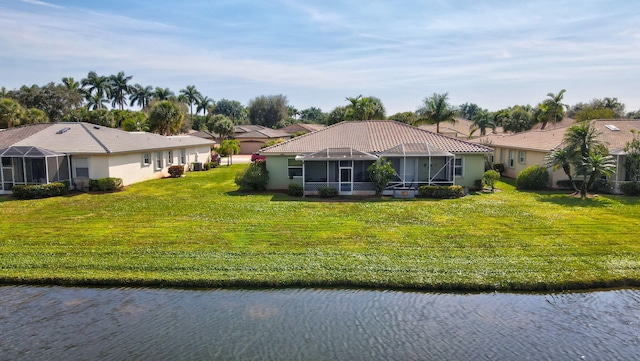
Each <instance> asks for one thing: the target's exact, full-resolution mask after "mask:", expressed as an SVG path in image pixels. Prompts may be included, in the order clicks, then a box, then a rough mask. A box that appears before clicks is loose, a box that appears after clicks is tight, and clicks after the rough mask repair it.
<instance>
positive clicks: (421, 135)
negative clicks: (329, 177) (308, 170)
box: [260, 120, 491, 155]
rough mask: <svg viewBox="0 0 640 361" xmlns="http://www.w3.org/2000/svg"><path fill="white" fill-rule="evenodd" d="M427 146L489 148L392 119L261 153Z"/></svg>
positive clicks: (342, 126) (345, 125) (331, 130)
mask: <svg viewBox="0 0 640 361" xmlns="http://www.w3.org/2000/svg"><path fill="white" fill-rule="evenodd" d="M409 143H428V144H430V145H431V146H433V147H436V148H439V149H442V150H444V151H447V152H451V153H488V152H491V149H490V148H488V147H485V146H483V145H480V144H473V143H469V142H466V141H462V140H459V139H455V138H449V137H446V136H444V135H441V134H436V133H433V132H429V131H426V130H423V129H420V128H417V127H414V126H411V125H407V124H404V123H400V122H396V121H393V120H369V121H353V122H341V123H337V124H334V125H332V126H329V127H326V128H324V129H322V130H318V131H316V132H313V133H307V134H304V135H301V136H299V137H296V138H293V139H291V140H288V141H286V142H284V143H280V144H276V145H274V146H271V147H268V148H265V149H262V150H261V151H260V153H261V154H266V155H268V154H279V153H283V154H301V153H314V152H318V151H320V150H323V149H327V148H345V147H348V148H353V149H356V150H359V151H361V152H366V153H382V152H384V151H386V150H389V149H391V148H393V147H395V146H397V145H399V144H409Z"/></svg>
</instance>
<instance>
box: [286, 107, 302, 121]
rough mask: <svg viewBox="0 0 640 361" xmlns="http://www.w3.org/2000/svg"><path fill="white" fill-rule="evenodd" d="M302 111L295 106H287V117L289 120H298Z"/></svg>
mask: <svg viewBox="0 0 640 361" xmlns="http://www.w3.org/2000/svg"><path fill="white" fill-rule="evenodd" d="M299 115H300V111H299V110H298V109H297V108H296V107H294V106H293V105H287V116H288V117H289V118H293V119H298V116H299Z"/></svg>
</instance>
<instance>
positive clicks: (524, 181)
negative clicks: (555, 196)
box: [516, 165, 549, 190]
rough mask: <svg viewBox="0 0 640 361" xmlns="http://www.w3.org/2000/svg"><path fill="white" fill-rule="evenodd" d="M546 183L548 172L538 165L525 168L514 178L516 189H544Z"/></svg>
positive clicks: (547, 182)
mask: <svg viewBox="0 0 640 361" xmlns="http://www.w3.org/2000/svg"><path fill="white" fill-rule="evenodd" d="M547 184H549V172H548V171H547V169H546V168H544V167H541V166H539V165H532V166H531V167H528V168H526V169H525V170H523V171H522V172H520V174H518V177H517V178H516V188H517V189H531V190H540V189H545V188H546V187H547Z"/></svg>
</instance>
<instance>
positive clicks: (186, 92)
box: [180, 85, 201, 117]
mask: <svg viewBox="0 0 640 361" xmlns="http://www.w3.org/2000/svg"><path fill="white" fill-rule="evenodd" d="M180 95H182V96H183V97H184V100H185V103H186V104H187V105H189V115H191V117H193V104H194V103H196V102H197V100H198V96H200V95H201V94H200V92H199V91H198V90H196V86H195V85H187V87H186V88H185V89H182V90H180Z"/></svg>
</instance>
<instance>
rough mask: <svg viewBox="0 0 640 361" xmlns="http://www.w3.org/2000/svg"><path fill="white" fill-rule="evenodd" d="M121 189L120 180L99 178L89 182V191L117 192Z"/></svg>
mask: <svg viewBox="0 0 640 361" xmlns="http://www.w3.org/2000/svg"><path fill="white" fill-rule="evenodd" d="M121 188H122V178H113V177H108V178H100V179H92V180H90V181H89V190H90V191H94V192H95V191H100V192H110V191H117V190H119V189H121Z"/></svg>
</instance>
